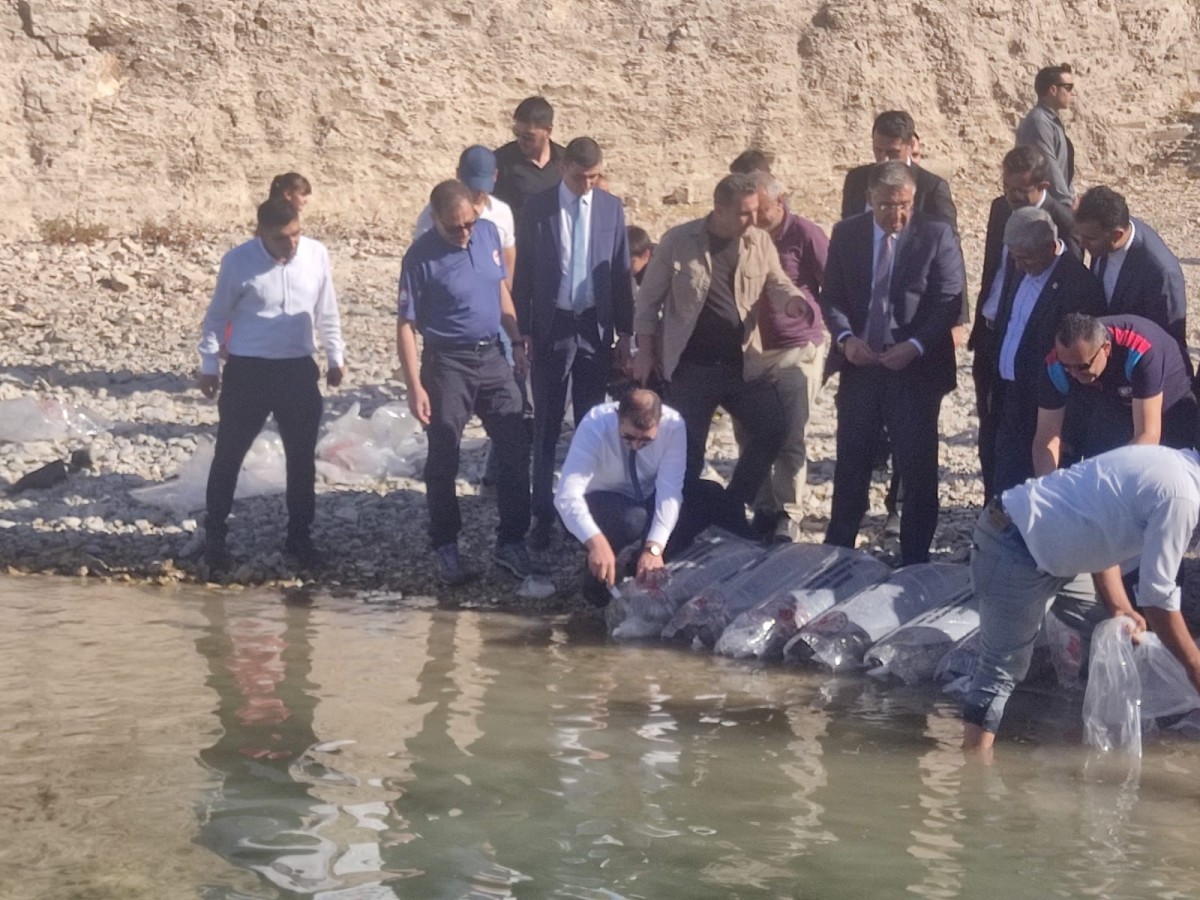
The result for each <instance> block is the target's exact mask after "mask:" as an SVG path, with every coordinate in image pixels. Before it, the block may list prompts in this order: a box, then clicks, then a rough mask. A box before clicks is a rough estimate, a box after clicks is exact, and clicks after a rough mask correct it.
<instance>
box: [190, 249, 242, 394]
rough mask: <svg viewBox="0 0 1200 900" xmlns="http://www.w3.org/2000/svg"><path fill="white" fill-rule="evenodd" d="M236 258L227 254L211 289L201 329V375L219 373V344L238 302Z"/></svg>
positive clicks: (222, 260) (199, 348)
mask: <svg viewBox="0 0 1200 900" xmlns="http://www.w3.org/2000/svg"><path fill="white" fill-rule="evenodd" d="M235 260H236V257H235V256H234V255H233V254H232V253H226V254H225V256H224V257H223V258H222V259H221V271H220V274H218V275H217V286H216V287H215V288H213V295H212V300H211V301H210V302H209V304H208V311H207V312H206V313H205V314H204V324H203V325H201V326H200V346H199V347H198V348H197V349H198V350H199V351H200V374H201V375H218V374H220V372H221V358H220V353H221V341H222V340H224V338H225V326H227V325H228V324H229V317H230V315H231V314H232V312H233V307H234V304H235V303H236V302H237V292H238V288H239V281H240V279H239V277H238V274H237V272H236V268H237V266H236V264H235Z"/></svg>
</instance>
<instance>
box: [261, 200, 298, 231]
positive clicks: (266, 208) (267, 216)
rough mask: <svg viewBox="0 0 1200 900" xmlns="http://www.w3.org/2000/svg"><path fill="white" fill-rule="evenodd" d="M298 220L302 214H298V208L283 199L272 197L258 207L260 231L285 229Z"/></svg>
mask: <svg viewBox="0 0 1200 900" xmlns="http://www.w3.org/2000/svg"><path fill="white" fill-rule="evenodd" d="M298 218H300V213H298V212H296V207H294V206H292V204H290V203H288V202H287V201H286V200H284V199H283V198H282V197H271V198H269V199H267V200H264V201H263V202H262V203H260V204H259V205H258V214H257V219H258V227H259V228H260V229H268V230H269V229H274V228H283V227H284V226H285V225H291V224H292V223H293V222H295V221H296V220H297V219H298Z"/></svg>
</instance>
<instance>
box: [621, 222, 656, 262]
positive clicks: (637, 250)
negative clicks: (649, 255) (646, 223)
mask: <svg viewBox="0 0 1200 900" xmlns="http://www.w3.org/2000/svg"><path fill="white" fill-rule="evenodd" d="M625 236H626V238H627V240H628V241H629V255H630V256H641V255H642V254H643V253H645V252H646V251H647V250H653V249H654V241H652V240H650V234H649V232H647V231H646V229H645V228H639V227H638V226H637V225H627V226H626V227H625Z"/></svg>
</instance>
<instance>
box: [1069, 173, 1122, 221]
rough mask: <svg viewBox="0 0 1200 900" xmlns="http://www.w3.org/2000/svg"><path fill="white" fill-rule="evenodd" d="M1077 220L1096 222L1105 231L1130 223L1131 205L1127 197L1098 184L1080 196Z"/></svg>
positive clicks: (1076, 214) (1076, 211)
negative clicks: (1127, 201)
mask: <svg viewBox="0 0 1200 900" xmlns="http://www.w3.org/2000/svg"><path fill="white" fill-rule="evenodd" d="M1075 221H1076V222H1095V223H1096V224H1097V225H1099V226H1100V227H1101V228H1103V229H1104V230H1105V231H1116V230H1117V229H1118V228H1125V227H1127V226H1128V225H1129V205H1128V204H1127V203H1126V202H1125V198H1124V197H1122V196H1121V195H1120V194H1118V193H1117V192H1116V191H1114V190H1113V189H1112V188H1110V187H1108V186H1107V185H1103V184H1100V185H1097V186H1096V187H1094V188H1091V189H1090V190H1089V191H1088V192H1087V193H1086V194H1084V195H1083V196H1082V197H1080V198H1079V206H1078V207H1077V208H1076V210H1075Z"/></svg>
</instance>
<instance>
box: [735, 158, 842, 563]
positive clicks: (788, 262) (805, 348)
mask: <svg viewBox="0 0 1200 900" xmlns="http://www.w3.org/2000/svg"><path fill="white" fill-rule="evenodd" d="M758 177H759V188H758V201H759V206H758V221H757V225H758V227H759V228H762V229H763V230H764V231H766V232H767V233H768V234H770V235H771V239H772V241H773V242H774V244H775V249H776V250H778V251H779V261H780V262H781V263H782V264H783V270H784V272H786V273H787V276H788V278H790V279H791V281H792V284H794V285H795V286H796V287H797V288H799V289H800V292H801V293H802V294H803V295H804V299H805V300H806V301H807V302H808V305H809V306H810V307H812V309H813V321H812V324H806V323H805V322H804V321H803V320H802V319H799V318H795V317H792V318H789V317H788V316H785V315H779V314H776V313H775V312H774V311H773V310H772V309H771V308H770V307H769V305H768V304H762V305H761V311H760V313H759V320H758V321H759V326H758V328H759V333H760V335H761V336H762V346H763V350H762V353H761V354H758V353H747V355H746V359H745V368H746V375H745V377H746V378H747V379H751V378H757V377H758V376H759V375H761V374H766V375H767V376H768V377H769V378H770V379H771V380H772V381H773V382H774V384H775V389H776V390H777V391H778V392H779V400H780V402H781V403H782V404H783V409H784V413H785V415H786V416H787V437H786V438H785V439H784V442H783V447H782V448H781V449H780V451H779V455H778V456H777V457H776V458H775V464H774V466H773V467H772V469H771V477H770V478H769V479H768V480H767V481H764V482H763V486H762V488H761V489H760V490H759V492H758V497H757V498H756V499H755V502H754V511H755V516H754V518H755V527H756V529H758V530H759V531H761V532H764V533H765V532H771V531H773V532H774V534H775V536H776V538H778V539H779V540H791V539H794V538H795V536H796V526H797V524H798V523H799V521H800V519H801V518H802V517H803V516H804V496H805V493H806V489H807V482H808V451H807V447H806V445H805V431H806V430H807V428H808V417H809V411H810V409H811V408H812V404H813V402H814V400H815V399H816V396H817V390H818V389H819V388H820V386H821V370H822V367H823V365H824V362H825V353H824V330H823V328H822V324H821V322H822V320H821V316H820V307H819V306H818V305H817V294H818V292H819V291H820V290H821V282H822V281H823V279H824V275H825V257H826V256H827V255H828V252H829V238H827V237H826V236H825V232H823V231H822V230H821V228H820V226H818V225H817V224H816V223H814V222H810V221H809V220H808V219H805V218H803V217H802V216H798V215H796V214H795V213H793V212H791V211H790V210H789V209H788V208H787V206H786V205H785V204H784V198H783V185H782V184H780V182H779V180H778V179H777V178H775V177H774V176H773V175H771V174H770V173H767V172H759V173H758Z"/></svg>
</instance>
